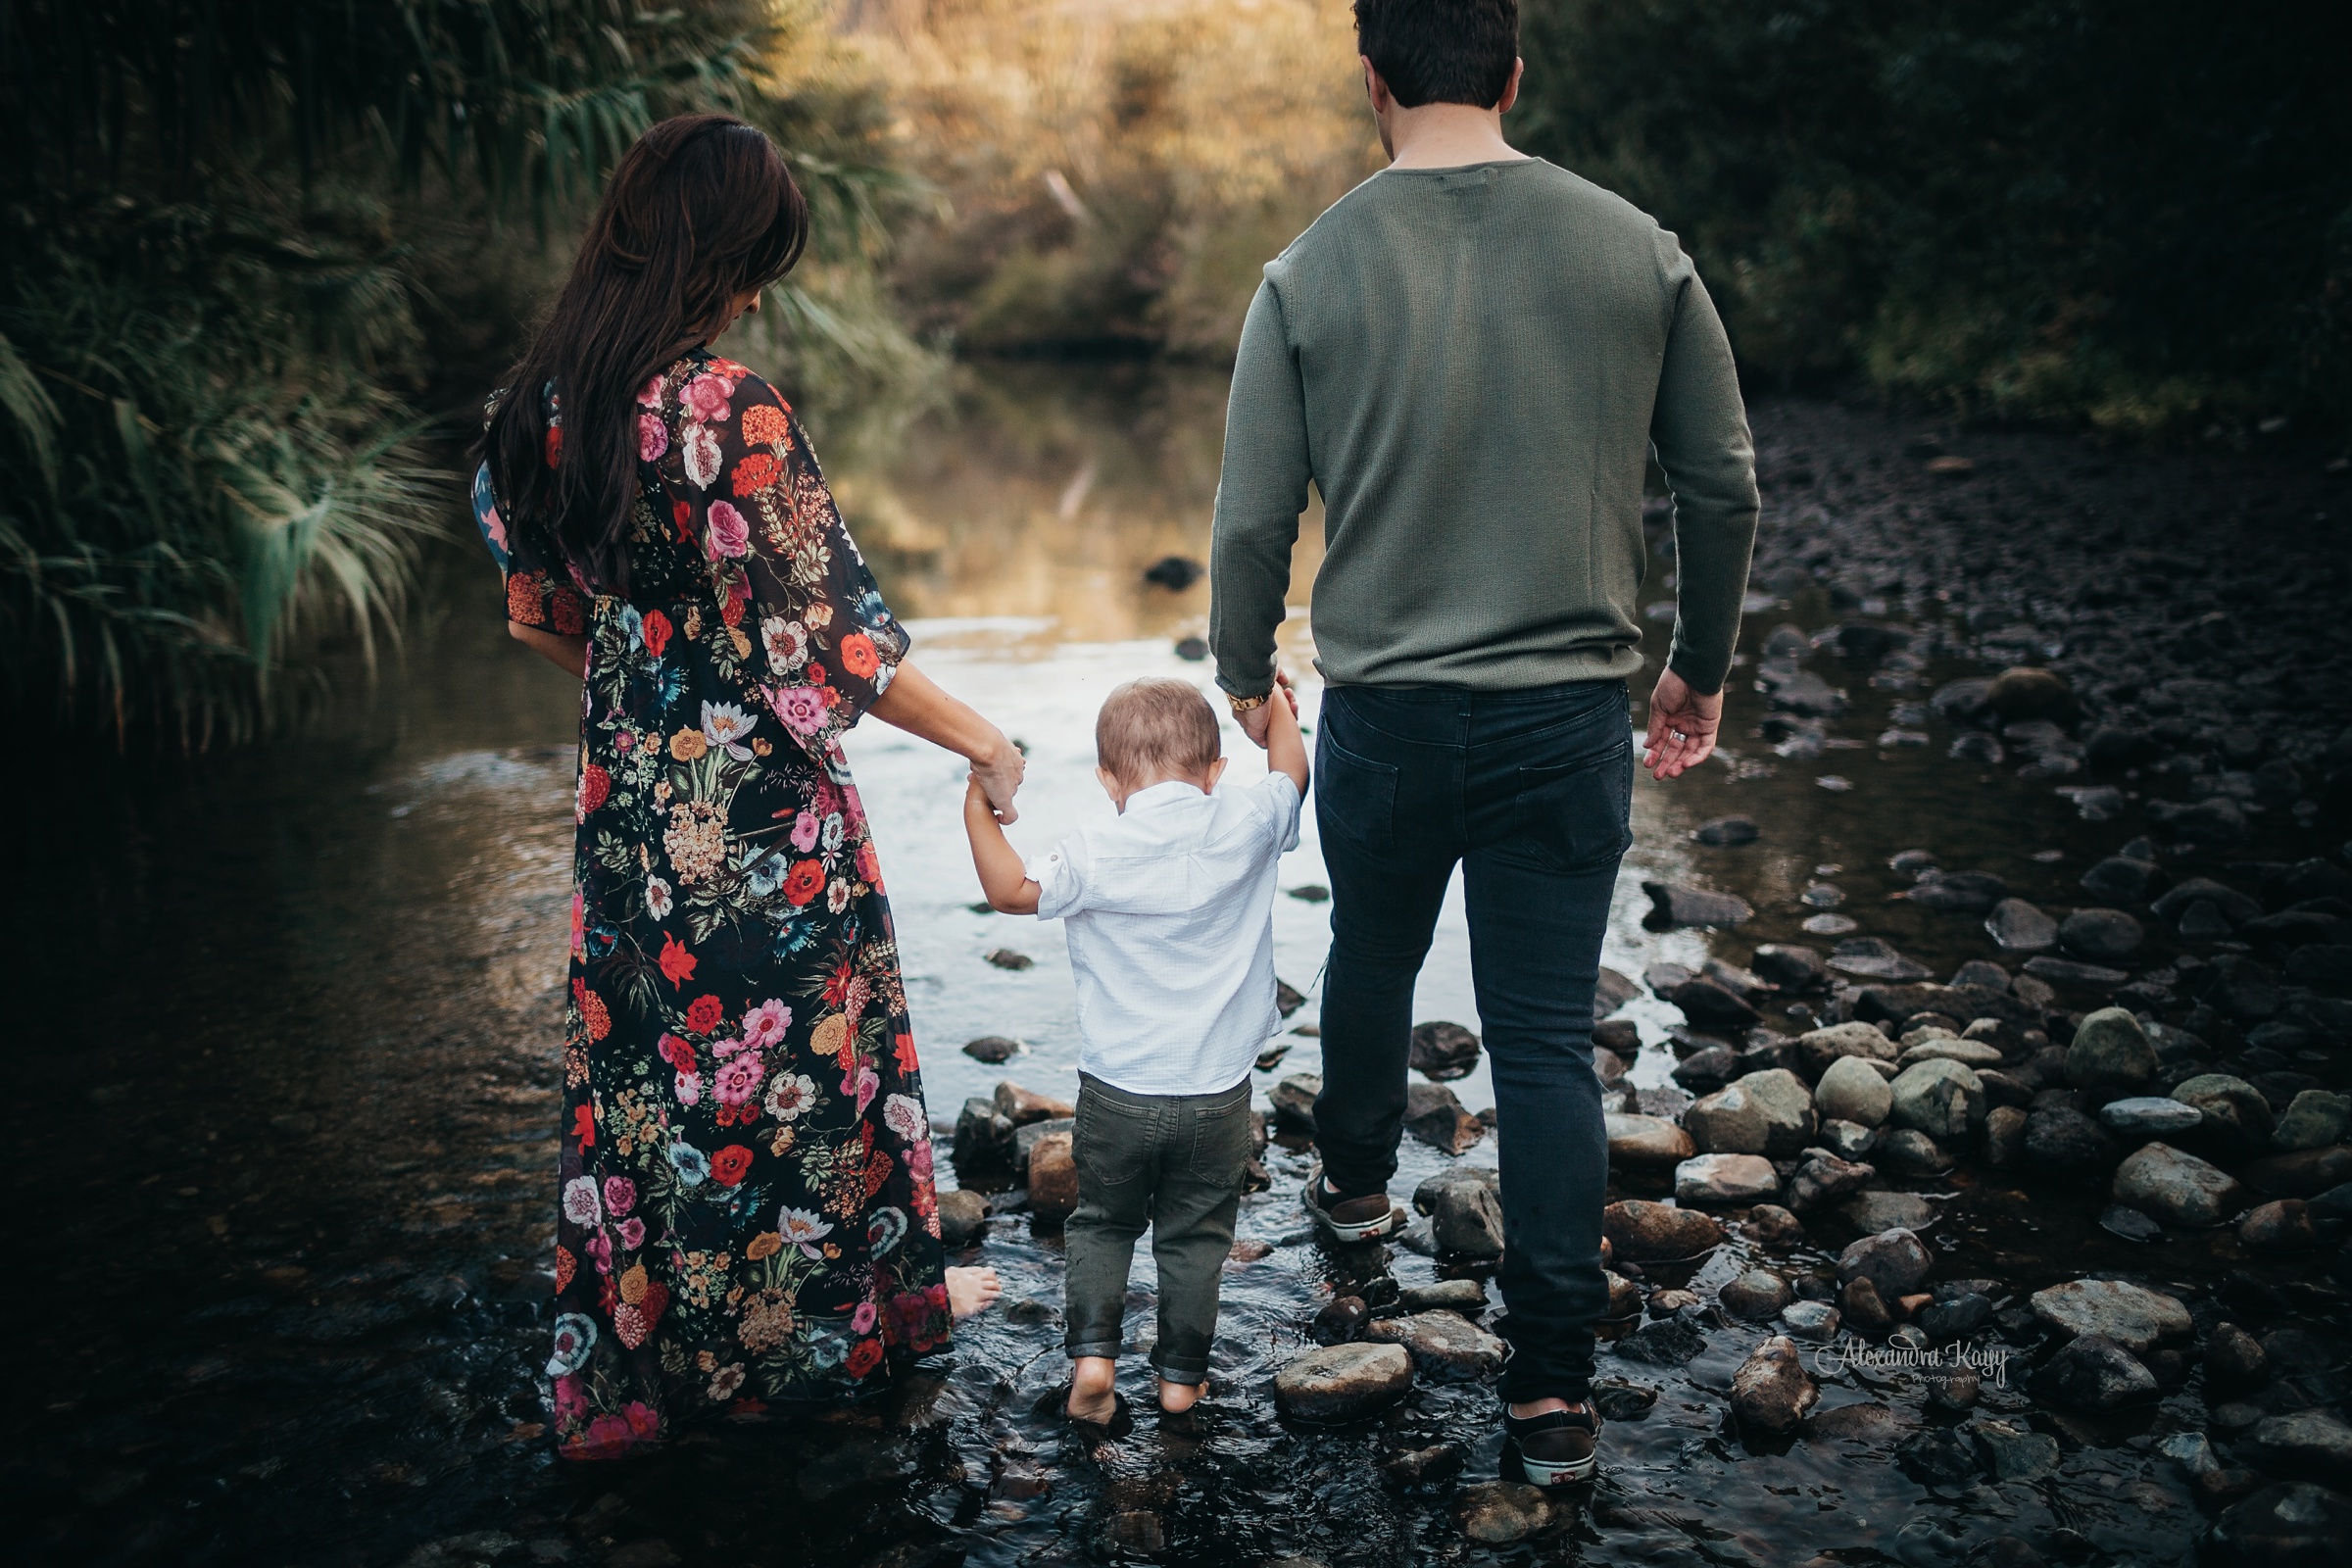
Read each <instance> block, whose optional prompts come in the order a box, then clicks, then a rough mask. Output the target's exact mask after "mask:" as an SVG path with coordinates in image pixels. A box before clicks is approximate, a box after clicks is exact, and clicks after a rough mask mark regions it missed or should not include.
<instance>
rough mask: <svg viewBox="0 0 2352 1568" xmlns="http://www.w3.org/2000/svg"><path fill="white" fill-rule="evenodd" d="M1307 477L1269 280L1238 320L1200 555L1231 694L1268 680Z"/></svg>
mask: <svg viewBox="0 0 2352 1568" xmlns="http://www.w3.org/2000/svg"><path fill="white" fill-rule="evenodd" d="M1277 265H1279V264H1277ZM1309 477H1310V468H1309V464H1308V455H1307V439H1306V399H1305V392H1304V389H1303V388H1302V387H1301V386H1300V384H1299V360H1298V356H1297V354H1296V353H1295V352H1294V350H1293V349H1292V347H1291V343H1290V339H1289V333H1288V331H1287V330H1286V328H1285V325H1284V321H1283V312H1282V299H1281V296H1280V295H1279V294H1278V293H1276V291H1275V288H1274V284H1273V282H1272V281H1271V280H1268V281H1266V282H1261V283H1260V284H1258V286H1257V297H1256V298H1255V299H1253V300H1251V301H1250V315H1249V317H1248V319H1246V320H1245V321H1244V322H1243V323H1242V346H1241V349H1240V352H1239V353H1238V354H1237V356H1236V357H1235V360H1234V366H1233V390H1232V393H1231V395H1230V396H1229V398H1228V400H1227V402H1226V405H1225V470H1224V476H1223V478H1222V479H1220V480H1219V482H1218V484H1217V507H1216V526H1215V532H1214V537H1213V539H1212V540H1211V542H1210V546H1209V556H1208V596H1209V597H1208V646H1209V650H1210V652H1211V653H1212V654H1213V655H1214V656H1215V658H1216V662H1217V684H1218V685H1220V686H1222V687H1224V688H1225V690H1227V691H1228V692H1231V693H1233V694H1234V695H1235V696H1237V697H1255V696H1258V695H1260V694H1262V693H1263V692H1265V691H1266V690H1267V689H1268V688H1269V687H1271V686H1272V685H1273V684H1274V632H1275V628H1277V627H1278V626H1280V625H1281V624H1282V620H1283V615H1284V613H1285V611H1284V599H1285V597H1286V595H1287V594H1288V593H1289V591H1290V586H1291V548H1292V546H1293V545H1295V544H1296V543H1297V542H1298V539H1299V514H1300V513H1301V512H1304V511H1305V510H1306V486H1307V480H1308V478H1309Z"/></svg>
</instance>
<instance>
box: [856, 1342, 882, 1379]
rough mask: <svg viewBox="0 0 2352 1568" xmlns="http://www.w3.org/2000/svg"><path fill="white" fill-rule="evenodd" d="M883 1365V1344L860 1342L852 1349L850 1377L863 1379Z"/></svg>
mask: <svg viewBox="0 0 2352 1568" xmlns="http://www.w3.org/2000/svg"><path fill="white" fill-rule="evenodd" d="M881 1364H882V1342H881V1341H880V1340H859V1341H858V1343H857V1344H856V1345H855V1346H853V1347H851V1348H850V1359H849V1362H848V1365H849V1368H850V1376H852V1377H854V1378H861V1377H863V1376H865V1375H866V1374H867V1373H868V1372H871V1371H872V1370H873V1369H874V1368H876V1367H878V1366H880V1365H881Z"/></svg>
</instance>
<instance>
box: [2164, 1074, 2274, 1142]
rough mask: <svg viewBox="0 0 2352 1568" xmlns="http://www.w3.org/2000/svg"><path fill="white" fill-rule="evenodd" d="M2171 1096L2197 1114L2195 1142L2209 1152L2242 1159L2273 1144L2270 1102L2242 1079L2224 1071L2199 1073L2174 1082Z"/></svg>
mask: <svg viewBox="0 0 2352 1568" xmlns="http://www.w3.org/2000/svg"><path fill="white" fill-rule="evenodd" d="M2172 1098H2173V1099H2175V1100H2177V1101H2179V1102H2180V1103H2181V1104H2183V1105H2186V1106H2188V1107H2190V1108H2191V1109H2194V1110H2195V1111H2196V1112H2197V1113H2198V1126H2197V1129H2196V1135H2195V1137H2194V1139H2193V1140H2192V1142H2193V1143H2194V1144H2195V1146H2196V1147H2197V1148H2199V1149H2202V1150H2203V1151H2205V1152H2208V1153H2211V1154H2214V1155H2216V1156H2218V1157H2220V1158H2225V1159H2241V1158H2244V1157H2245V1156H2247V1155H2249V1154H2256V1153H2260V1152H2263V1151H2264V1150H2266V1149H2268V1148H2269V1147H2270V1143H2271V1133H2272V1131H2273V1123H2272V1119H2271V1104H2270V1102H2269V1101H2267V1100H2265V1099H2263V1098H2262V1092H2261V1091H2260V1090H2258V1089H2256V1088H2255V1087H2254V1086H2253V1085H2252V1084H2250V1083H2248V1082H2246V1081H2245V1080H2244V1079H2243V1078H2237V1077H2232V1076H2231V1075H2230V1074H2229V1073H2225V1072H2208V1073H2199V1074H2198V1075H2197V1076H2196V1077H2194V1078H2189V1079H2185V1080H2183V1081H2182V1082H2180V1083H2178V1084H2175V1085H2174V1086H2173V1095H2172Z"/></svg>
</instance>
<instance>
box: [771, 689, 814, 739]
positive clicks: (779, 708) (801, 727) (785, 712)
mask: <svg viewBox="0 0 2352 1568" xmlns="http://www.w3.org/2000/svg"><path fill="white" fill-rule="evenodd" d="M761 690H763V691H765V692H766V693H767V706H768V707H770V708H772V709H774V710H775V711H776V717H778V718H780V719H782V720H783V721H784V727H785V728H787V729H789V730H791V731H792V732H793V733H794V734H796V735H813V734H815V733H816V732H817V731H818V730H821V729H823V728H824V727H825V700H824V699H823V698H822V697H819V696H818V695H817V694H816V688H815V687H813V686H786V687H784V688H783V689H782V690H778V689H777V688H775V687H773V686H768V687H762V688H761Z"/></svg>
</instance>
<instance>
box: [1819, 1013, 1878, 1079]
mask: <svg viewBox="0 0 2352 1568" xmlns="http://www.w3.org/2000/svg"><path fill="white" fill-rule="evenodd" d="M1898 1054H1900V1052H1899V1050H1898V1049H1897V1047H1896V1046H1895V1043H1894V1042H1893V1041H1891V1040H1889V1039H1887V1036H1886V1035H1885V1034H1884V1033H1882V1032H1881V1031H1880V1030H1879V1029H1878V1028H1876V1027H1875V1026H1873V1025H1871V1024H1868V1023H1835V1024H1831V1025H1830V1026H1829V1027H1828V1028H1826V1029H1809V1030H1807V1031H1806V1032H1805V1033H1803V1034H1801V1035H1798V1036H1797V1037H1796V1055H1797V1061H1798V1063H1799V1064H1800V1065H1801V1066H1803V1067H1804V1069H1805V1070H1806V1071H1807V1072H1808V1073H1811V1074H1812V1075H1813V1076H1815V1077H1819V1076H1820V1075H1821V1074H1823V1073H1825V1072H1827V1071H1828V1070H1829V1068H1830V1064H1831V1063H1832V1062H1835V1061H1837V1060H1838V1058H1839V1057H1841V1056H1861V1057H1865V1058H1868V1059H1871V1060H1877V1061H1888V1062H1891V1061H1892V1060H1894V1058H1895V1057H1896V1056H1897V1055H1898Z"/></svg>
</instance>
